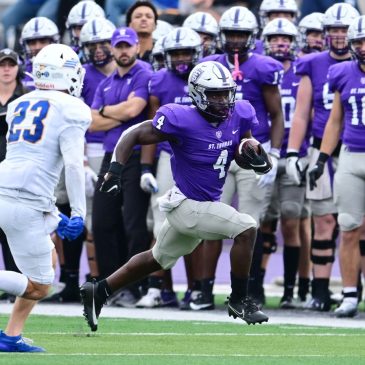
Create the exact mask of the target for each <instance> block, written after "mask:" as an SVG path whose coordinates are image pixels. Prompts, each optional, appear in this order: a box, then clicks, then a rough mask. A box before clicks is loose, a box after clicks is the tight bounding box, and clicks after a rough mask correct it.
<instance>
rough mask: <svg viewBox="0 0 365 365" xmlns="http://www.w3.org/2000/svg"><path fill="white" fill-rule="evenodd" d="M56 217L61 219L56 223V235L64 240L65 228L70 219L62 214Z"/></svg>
mask: <svg viewBox="0 0 365 365" xmlns="http://www.w3.org/2000/svg"><path fill="white" fill-rule="evenodd" d="M58 216H59V217H60V218H61V220H60V221H59V223H58V227H57V229H56V232H57V234H58V235H59V236H60V237H61V238H62V239H64V238H65V228H66V226H67V225H68V223H69V221H70V218H69V217H67V215H64V214H62V213H60V214H58Z"/></svg>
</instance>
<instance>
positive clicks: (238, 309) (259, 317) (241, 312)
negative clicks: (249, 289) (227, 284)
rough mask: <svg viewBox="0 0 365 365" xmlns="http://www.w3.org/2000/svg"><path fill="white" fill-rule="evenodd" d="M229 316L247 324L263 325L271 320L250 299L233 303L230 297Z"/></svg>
mask: <svg viewBox="0 0 365 365" xmlns="http://www.w3.org/2000/svg"><path fill="white" fill-rule="evenodd" d="M228 315H229V316H230V317H231V316H232V317H233V318H234V319H236V318H237V317H238V318H241V319H242V320H244V321H245V322H247V324H256V323H263V322H267V321H268V320H269V317H268V316H267V315H266V314H265V313H264V312H262V311H261V310H260V309H259V307H258V306H257V305H256V304H255V303H254V302H253V301H252V299H251V298H250V297H246V298H245V299H244V300H243V301H241V302H237V303H234V302H232V301H231V299H230V297H228Z"/></svg>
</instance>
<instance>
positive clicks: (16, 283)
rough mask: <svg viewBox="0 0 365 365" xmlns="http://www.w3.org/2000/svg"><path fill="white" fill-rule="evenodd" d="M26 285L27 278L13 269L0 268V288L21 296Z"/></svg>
mask: <svg viewBox="0 0 365 365" xmlns="http://www.w3.org/2000/svg"><path fill="white" fill-rule="evenodd" d="M27 286H28V278H27V277H26V276H25V275H23V274H19V273H17V272H15V271H4V270H0V290H3V291H4V292H6V293H9V294H12V295H16V296H17V297H21V296H22V295H23V294H24V292H25V290H26V289H27Z"/></svg>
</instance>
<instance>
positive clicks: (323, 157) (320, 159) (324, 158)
mask: <svg viewBox="0 0 365 365" xmlns="http://www.w3.org/2000/svg"><path fill="white" fill-rule="evenodd" d="M329 158H330V156H329V155H328V154H327V153H324V152H320V153H319V156H318V160H317V162H321V163H323V164H325V163H326V162H327V160H328V159H329Z"/></svg>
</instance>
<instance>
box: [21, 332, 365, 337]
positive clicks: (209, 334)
mask: <svg viewBox="0 0 365 365" xmlns="http://www.w3.org/2000/svg"><path fill="white" fill-rule="evenodd" d="M27 335H28V336H29V335H32V336H33V335H41V336H42V335H50V336H70V335H74V336H80V337H81V336H83V337H84V336H87V334H84V333H73V334H72V333H70V332H27ZM100 336H120V337H131V336H135V337H139V336H141V337H143V336H146V337H158V336H184V337H185V336H196V337H200V336H201V337H218V336H219V337H221V336H223V337H224V336H228V337H235V336H239V337H262V336H263V337H265V336H266V337H271V336H272V337H277V336H280V337H364V336H365V333H229V332H221V333H219V332H201V333H190V332H189V333H187V332H185V333H183V332H100V334H99V333H95V335H94V334H89V337H100Z"/></svg>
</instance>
